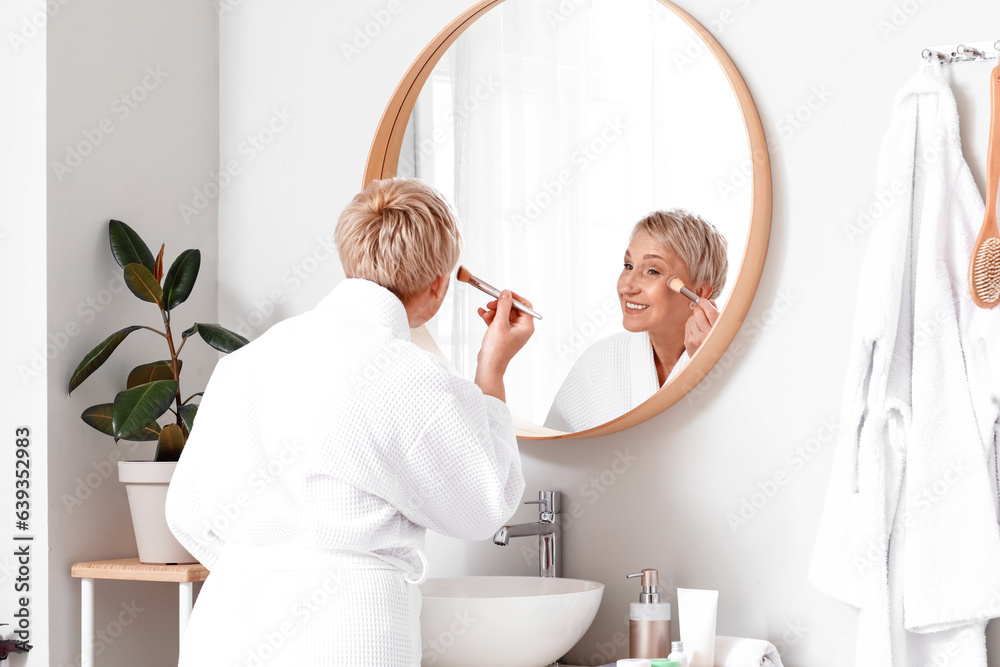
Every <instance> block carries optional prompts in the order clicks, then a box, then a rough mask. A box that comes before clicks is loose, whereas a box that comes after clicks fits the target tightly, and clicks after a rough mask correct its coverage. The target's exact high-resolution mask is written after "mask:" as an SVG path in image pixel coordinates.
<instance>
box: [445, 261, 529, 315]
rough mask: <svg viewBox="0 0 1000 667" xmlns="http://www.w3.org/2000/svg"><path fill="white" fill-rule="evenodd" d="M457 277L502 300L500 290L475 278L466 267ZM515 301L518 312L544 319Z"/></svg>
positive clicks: (460, 270) (459, 268)
mask: <svg viewBox="0 0 1000 667" xmlns="http://www.w3.org/2000/svg"><path fill="white" fill-rule="evenodd" d="M456 277H457V278H458V282H460V283H469V284H470V285H472V286H473V287H475V288H476V289H477V290H479V291H481V292H486V293H487V294H489V295H490V296H492V297H494V298H496V299H499V298H500V290H498V289H497V288H496V287H494V286H493V285H490V284H489V283H488V282H486V281H485V280H480V279H479V278H477V277H475V276H474V275H472V274H471V273H469V270H468V269H467V268H465V267H464V266H460V267H458V276H456ZM513 301H514V307H515V308H517V309H518V310H520V311H523V312H525V313H528V314H529V315H531V316H532V317H534V318H535V319H539V320H540V319H542V316H541V315H539V314H538V313H536V312H535V311H533V310H532V309H531V308H528V307H527V306H526V305H524V304H523V303H521V302H520V301H518V300H517V299H514V300H513Z"/></svg>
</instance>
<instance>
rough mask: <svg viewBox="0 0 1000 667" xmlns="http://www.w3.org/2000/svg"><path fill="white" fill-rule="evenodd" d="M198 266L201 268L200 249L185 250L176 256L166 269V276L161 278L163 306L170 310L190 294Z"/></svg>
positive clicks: (196, 276)
mask: <svg viewBox="0 0 1000 667" xmlns="http://www.w3.org/2000/svg"><path fill="white" fill-rule="evenodd" d="M199 268H201V251H200V250H185V251H184V252H182V253H181V254H180V255H178V256H177V259H175V260H174V263H173V264H171V265H170V269H169V270H168V271H167V277H166V278H164V279H163V301H164V308H166V309H167V310H171V309H173V308H174V307H175V306H179V305H180V304H182V303H184V302H185V301H186V300H187V298H188V297H189V296H191V290H192V289H193V288H194V281H195V280H197V278H198V269H199Z"/></svg>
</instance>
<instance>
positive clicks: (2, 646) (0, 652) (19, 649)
mask: <svg viewBox="0 0 1000 667" xmlns="http://www.w3.org/2000/svg"><path fill="white" fill-rule="evenodd" d="M0 625H7V623H0ZM31 649H32V646H31V644H29V643H27V642H24V641H18V640H16V639H4V638H2V637H0V660H6V659H7V656H8V655H12V654H14V653H27V652H28V651H30V650H31Z"/></svg>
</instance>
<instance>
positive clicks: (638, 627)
mask: <svg viewBox="0 0 1000 667" xmlns="http://www.w3.org/2000/svg"><path fill="white" fill-rule="evenodd" d="M627 576H628V578H629V579H631V578H633V577H642V593H641V594H640V595H639V601H638V602H633V603H632V604H631V606H630V609H629V616H628V618H629V621H628V630H629V655H630V656H631V657H633V658H666V657H667V655H668V654H669V653H670V603H669V602H660V590H659V588H660V575H659V572H657V571H656V570H654V569H645V570H643V571H642V572H639V573H636V574H630V575H627Z"/></svg>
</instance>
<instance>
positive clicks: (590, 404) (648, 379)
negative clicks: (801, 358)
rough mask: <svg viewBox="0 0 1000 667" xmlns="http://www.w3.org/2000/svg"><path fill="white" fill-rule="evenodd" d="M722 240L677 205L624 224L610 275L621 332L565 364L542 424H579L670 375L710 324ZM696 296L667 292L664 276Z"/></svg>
mask: <svg viewBox="0 0 1000 667" xmlns="http://www.w3.org/2000/svg"><path fill="white" fill-rule="evenodd" d="M728 268H729V261H728V259H727V255H726V239H725V237H724V236H722V234H721V233H719V231H718V230H717V229H716V228H715V226H714V225H712V224H711V223H709V222H707V221H705V220H704V219H703V218H701V217H699V216H698V215H695V214H693V213H690V212H688V211H685V210H682V209H672V210H669V211H655V212H653V213H651V214H649V215H648V216H646V217H645V218H643V219H642V220H640V221H639V222H638V223H636V225H635V227H634V228H633V229H632V237H631V240H630V242H629V245H628V248H627V249H626V250H625V257H624V262H623V265H622V272H621V275H620V276H619V277H618V301H619V305H620V307H621V309H622V326H623V327H624V328H625V331H623V332H621V333H618V334H614V335H612V336H609V337H607V338H605V339H603V340H601V341H598V342H597V343H595V344H594V345H592V346H591V347H590V348H588V349H587V350H586V351H585V352H584V353H583V354H582V355H581V356H580V358H579V359H578V360H577V361H576V363H575V364H574V365H573V368H572V369H571V370H570V372H569V375H568V376H567V377H566V380H565V381H564V382H563V384H562V386H561V387H560V388H559V392H558V393H557V394H556V398H555V400H554V401H553V403H552V408H551V409H550V410H549V415H548V417H547V418H546V420H545V426H547V427H549V428H553V429H557V430H560V431H567V432H575V431H584V430H587V429H589V428H593V427H595V426H599V425H601V424H604V423H607V422H609V421H611V420H612V419H616V418H617V417H620V416H621V415H623V414H625V413H626V412H628V411H630V410H632V409H634V408H636V407H638V406H639V405H640V404H641V403H643V402H644V401H645V400H646V399H648V398H649V397H650V396H652V395H653V394H654V393H656V391H657V390H659V388H660V387H661V386H663V385H664V384H666V383H667V382H669V381H670V379H671V378H673V377H675V376H676V375H677V374H678V373H679V372H680V370H681V369H682V368H683V367H684V365H685V364H686V363H687V361H688V359H689V358H690V357H691V355H693V354H694V353H695V352H696V351H697V350H698V348H699V347H701V344H702V343H703V342H704V341H705V338H707V337H708V334H709V332H710V331H711V330H712V327H713V326H714V325H715V322H716V320H717V319H718V317H719V313H718V311H717V310H716V307H715V301H714V299H713V297H717V296H718V294H719V292H721V291H722V288H723V287H724V286H725V282H726V272H727V270H728ZM674 276H676V277H678V278H680V279H681V280H682V281H683V282H684V284H685V285H686V286H687V287H688V288H690V289H691V290H692V291H694V292H695V293H696V294H697V295H698V296H699V297H701V298H700V299H699V301H698V303H697V304H695V303H694V302H692V301H691V300H689V299H688V298H687V297H685V296H683V295H681V294H678V293H676V292H674V291H672V290H671V289H670V288H669V286H668V285H667V282H668V281H669V280H670V279H671V278H672V277H674Z"/></svg>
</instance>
